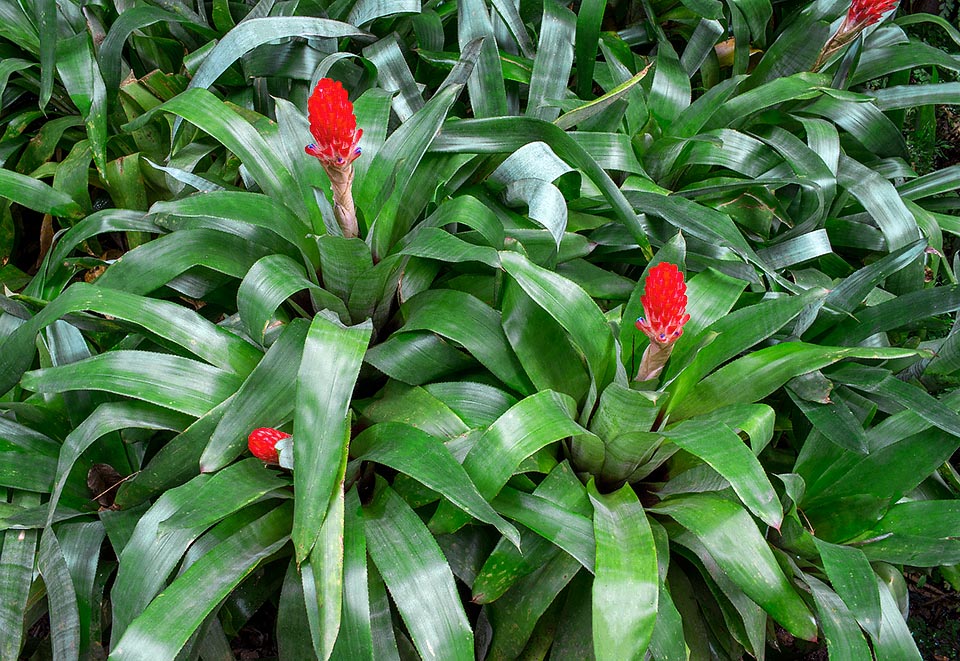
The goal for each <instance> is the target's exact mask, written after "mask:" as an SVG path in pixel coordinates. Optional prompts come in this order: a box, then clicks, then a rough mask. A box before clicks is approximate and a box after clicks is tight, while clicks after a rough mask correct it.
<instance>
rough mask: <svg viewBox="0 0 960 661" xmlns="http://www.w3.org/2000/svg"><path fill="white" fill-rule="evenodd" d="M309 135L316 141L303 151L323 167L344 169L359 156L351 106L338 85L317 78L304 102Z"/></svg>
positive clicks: (357, 133) (354, 119) (361, 130)
mask: <svg viewBox="0 0 960 661" xmlns="http://www.w3.org/2000/svg"><path fill="white" fill-rule="evenodd" d="M307 108H308V111H309V115H310V133H311V134H312V135H313V139H314V140H315V141H316V142H314V143H313V144H310V145H307V147H306V148H305V150H304V151H306V152H307V153H308V154H310V155H311V156H316V157H317V158H319V159H320V162H321V163H322V164H323V165H324V166H333V167H345V166H347V165H349V164H350V163H352V162H353V161H354V160H355V159H356V158H357V157H358V156H359V155H360V147H358V146H357V145H358V143H359V142H360V136H362V135H363V129H358V128H357V117H356V115H354V114H353V104H352V103H350V100H349V99H348V98H347V90H345V89H343V85H341V84H340V81H337V80H331V79H330V78H321V79H320V81H319V82H318V83H317V86H316V87H315V88H314V90H313V94H311V95H310V100H309V101H308V102H307Z"/></svg>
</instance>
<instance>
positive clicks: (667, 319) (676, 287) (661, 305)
mask: <svg viewBox="0 0 960 661" xmlns="http://www.w3.org/2000/svg"><path fill="white" fill-rule="evenodd" d="M640 302H641V303H643V314H644V316H643V317H640V318H639V319H637V328H638V329H639V330H641V331H642V332H643V334H644V335H646V336H647V337H648V338H650V345H649V346H648V347H647V349H646V351H644V352H643V359H642V360H641V361H640V370H639V371H638V372H637V376H636V380H637V381H647V380H649V379H653V378H656V377H657V376H659V375H660V372H661V371H662V370H663V366H664V365H666V363H667V359H668V358H670V353H671V352H672V351H673V343H674V342H676V341H677V339H678V338H679V337H680V336H681V335H683V325H684V324H685V323H687V322H688V321H689V320H690V315H689V314H687V285H686V284H684V282H683V274H682V273H680V269H678V268H677V266H676V264H670V263H668V262H661V263H659V264H657V265H656V266H654V267H653V268H652V269H650V272H649V273H648V274H647V281H646V283H645V284H644V289H643V296H641V297H640Z"/></svg>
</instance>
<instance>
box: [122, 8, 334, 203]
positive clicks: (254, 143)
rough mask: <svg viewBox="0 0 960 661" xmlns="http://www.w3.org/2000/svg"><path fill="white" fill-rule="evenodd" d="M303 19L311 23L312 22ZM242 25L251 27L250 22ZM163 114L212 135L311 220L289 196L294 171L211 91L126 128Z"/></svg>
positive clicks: (196, 92)
mask: <svg viewBox="0 0 960 661" xmlns="http://www.w3.org/2000/svg"><path fill="white" fill-rule="evenodd" d="M263 20H291V21H294V22H296V21H298V20H301V19H293V18H292V17H288V18H286V19H263ZM302 20H306V21H308V20H310V19H302ZM314 20H322V19H314ZM242 25H249V23H244V24H241V26H242ZM239 27H240V26H238V29H239ZM208 61H209V60H208ZM196 81H197V78H196V77H194V79H193V82H194V83H196ZM160 111H165V112H171V113H174V114H176V115H179V116H180V117H182V118H183V119H185V120H187V121H188V122H190V123H191V124H194V125H195V126H196V127H197V128H199V129H201V130H203V131H205V132H207V133H209V134H210V135H211V136H213V137H214V138H215V139H216V140H218V141H219V142H220V143H222V144H223V145H224V146H225V147H226V148H227V149H229V150H230V151H231V152H233V153H234V154H236V155H237V156H238V157H239V158H240V161H241V162H242V163H243V165H244V167H245V168H247V170H248V171H249V172H250V174H251V176H252V177H253V178H254V180H255V181H256V182H257V183H258V184H259V185H260V187H261V188H262V189H263V192H264V193H266V194H267V195H269V196H271V197H273V198H275V199H278V200H284V201H285V202H287V203H288V204H289V205H291V206H292V203H293V202H295V201H296V202H300V204H299V205H298V206H297V207H294V209H293V210H294V211H295V212H298V213H299V214H300V215H301V216H302V217H307V214H306V209H305V208H301V207H302V200H301V199H300V198H298V197H297V196H290V195H288V194H287V191H292V190H297V183H296V181H295V180H294V178H293V176H292V175H291V174H290V171H289V170H288V169H287V168H286V166H285V165H284V164H283V162H282V161H281V160H280V158H279V157H278V156H277V155H276V154H275V153H274V150H273V149H271V148H270V146H269V144H268V143H267V141H266V140H265V139H264V138H263V136H262V135H260V133H259V132H258V131H257V129H255V128H254V127H253V126H251V124H250V123H249V122H248V121H247V120H246V119H244V118H243V117H242V116H241V115H240V114H238V113H237V112H236V111H235V110H233V109H232V108H230V107H229V106H227V105H226V104H224V103H223V102H222V101H221V100H220V99H218V98H217V97H216V96H214V95H213V94H212V93H211V92H208V91H207V90H205V89H202V88H198V87H193V88H191V89H188V90H186V91H185V92H183V93H181V94H178V95H177V96H175V97H174V98H172V99H170V100H169V101H167V102H166V103H164V104H163V105H161V106H157V107H156V108H154V109H153V110H151V111H148V112H147V113H144V114H143V115H141V116H140V117H138V118H137V119H136V120H135V121H133V122H131V123H130V124H127V125H125V126H124V129H125V130H127V131H133V130H136V129H139V128H141V126H143V125H145V124H146V123H147V122H148V121H149V120H150V119H151V118H152V117H153V115H154V114H155V113H156V112H160Z"/></svg>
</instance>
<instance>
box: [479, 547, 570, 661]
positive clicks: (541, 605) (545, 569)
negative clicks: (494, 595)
mask: <svg viewBox="0 0 960 661" xmlns="http://www.w3.org/2000/svg"><path fill="white" fill-rule="evenodd" d="M578 569H579V565H578V564H577V561H576V560H574V559H573V558H571V557H570V556H568V555H566V554H564V553H557V554H555V555H553V556H551V557H550V558H548V559H547V560H546V562H544V563H543V565H541V566H540V567H538V568H537V569H536V570H534V571H533V572H532V573H530V574H529V575H527V576H525V577H523V578H521V579H520V580H519V581H517V583H516V585H514V586H513V588H511V590H510V591H509V592H508V593H507V594H506V595H504V596H503V597H501V598H500V599H498V600H497V601H495V602H493V603H492V604H489V605H488V606H487V607H486V609H485V610H486V613H487V617H488V618H489V620H490V624H491V626H492V627H493V638H492V640H491V641H490V649H489V651H488V653H487V659H490V661H494V660H496V661H509V660H511V659H517V658H520V655H521V653H522V652H524V651H525V650H529V649H530V646H534V645H536V627H537V623H538V621H540V623H541V624H542V623H543V621H544V620H548V621H549V619H550V618H549V612H550V610H549V609H550V606H551V604H554V603H555V600H556V598H557V595H558V594H560V592H561V590H563V588H565V587H566V586H567V584H568V583H569V582H570V581H571V580H572V579H573V578H574V576H576V574H577V570H578ZM531 637H532V639H531Z"/></svg>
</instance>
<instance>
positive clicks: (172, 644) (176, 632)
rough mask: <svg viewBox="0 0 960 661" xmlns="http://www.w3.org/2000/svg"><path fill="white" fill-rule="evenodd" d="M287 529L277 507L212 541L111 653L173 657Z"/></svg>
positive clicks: (284, 510) (286, 513) (286, 517)
mask: <svg viewBox="0 0 960 661" xmlns="http://www.w3.org/2000/svg"><path fill="white" fill-rule="evenodd" d="M289 531H290V507H289V506H288V505H283V506H280V507H277V508H275V509H273V510H271V511H270V512H268V513H267V514H265V515H264V516H262V517H260V518H259V519H256V520H255V521H253V522H252V523H249V524H247V525H245V526H244V527H243V528H241V529H240V530H239V531H237V532H235V533H234V534H232V535H231V536H229V537H228V538H227V539H226V540H224V541H222V542H220V543H218V544H217V545H216V546H214V547H213V548H212V549H210V551H208V552H207V553H205V554H204V555H203V556H201V557H200V558H199V559H198V560H197V561H196V562H194V563H193V564H192V565H190V567H189V569H187V570H186V571H185V572H184V573H183V574H181V575H180V576H179V577H178V578H177V579H176V580H175V581H174V582H173V583H171V584H170V586H169V587H168V588H167V589H166V590H164V591H163V593H161V595H160V596H158V598H157V599H154V600H153V601H152V602H150V605H149V606H147V608H146V610H145V611H144V612H143V614H142V615H140V616H139V617H137V618H136V619H135V620H133V622H131V624H130V626H129V627H128V628H127V629H126V631H125V632H124V634H123V637H121V638H120V640H119V642H118V643H117V644H116V645H115V646H114V648H113V650H112V651H111V656H113V657H115V658H117V659H118V660H120V661H123V660H125V659H144V661H146V660H148V659H150V660H154V659H157V658H158V657H159V658H169V659H172V658H174V657H175V656H176V655H177V654H178V652H179V651H180V650H181V649H182V648H183V646H184V645H185V644H186V643H187V641H188V640H189V639H190V636H192V635H193V633H194V632H195V631H196V630H197V629H198V628H199V627H200V625H201V624H202V623H203V621H204V619H205V618H206V617H207V616H208V615H209V614H210V613H211V612H213V611H214V610H215V609H216V608H217V607H218V606H219V605H220V603H221V602H222V601H223V599H224V598H226V597H227V595H229V594H230V593H231V592H232V591H233V590H234V589H235V588H236V586H237V585H238V584H239V583H240V582H241V581H242V580H243V579H244V578H246V577H247V576H248V575H249V574H250V573H251V572H253V570H254V569H256V567H257V565H259V564H260V562H261V561H263V560H264V559H265V558H268V557H270V556H271V555H272V554H273V553H275V552H276V551H278V550H279V549H280V548H281V547H282V546H283V545H284V544H285V543H286V542H287V540H288V539H289ZM160 597H162V598H160Z"/></svg>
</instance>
